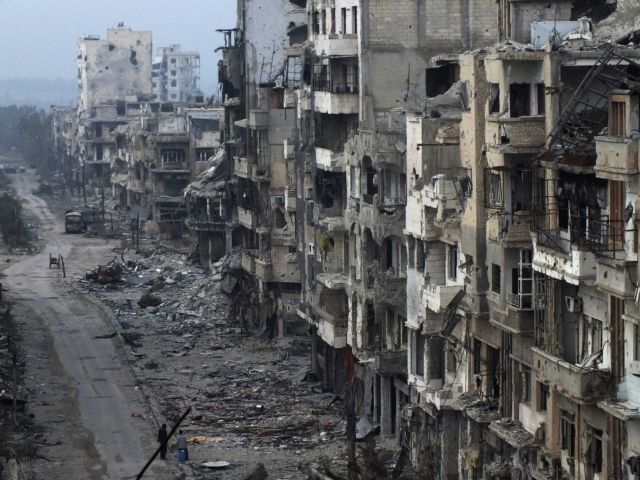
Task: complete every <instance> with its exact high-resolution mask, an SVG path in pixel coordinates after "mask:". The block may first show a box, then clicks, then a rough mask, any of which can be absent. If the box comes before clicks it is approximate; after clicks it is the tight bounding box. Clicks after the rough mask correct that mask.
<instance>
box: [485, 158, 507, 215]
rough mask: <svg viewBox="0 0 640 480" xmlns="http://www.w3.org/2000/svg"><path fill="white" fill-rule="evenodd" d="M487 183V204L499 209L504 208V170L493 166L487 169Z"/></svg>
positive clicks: (488, 206)
mask: <svg viewBox="0 0 640 480" xmlns="http://www.w3.org/2000/svg"><path fill="white" fill-rule="evenodd" d="M485 183H486V190H485V200H486V201H485V206H486V207H487V208H494V209H497V210H501V209H502V208H504V192H503V189H502V172H501V171H499V170H496V169H493V168H487V169H486V170H485Z"/></svg>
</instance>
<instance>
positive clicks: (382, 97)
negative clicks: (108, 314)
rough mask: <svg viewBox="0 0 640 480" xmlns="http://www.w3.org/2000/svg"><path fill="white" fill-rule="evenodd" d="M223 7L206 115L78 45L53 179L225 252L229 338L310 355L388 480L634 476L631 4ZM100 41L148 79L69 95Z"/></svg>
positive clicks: (360, 2)
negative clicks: (230, 18) (235, 258)
mask: <svg viewBox="0 0 640 480" xmlns="http://www.w3.org/2000/svg"><path fill="white" fill-rule="evenodd" d="M237 10H238V22H237V25H236V26H235V27H234V28H230V29H225V30H219V33H220V34H221V37H222V42H223V44H222V45H221V46H220V47H219V48H218V51H219V52H221V56H222V59H221V60H220V62H219V64H218V77H219V82H220V86H221V93H222V107H221V108H219V109H215V108H210V107H207V106H205V105H204V104H202V103H196V104H190V105H185V104H182V103H181V102H184V101H185V100H184V99H183V100H180V99H178V98H176V99H173V100H175V101H172V99H171V98H170V95H169V98H168V99H167V98H165V97H163V95H166V93H161V92H160V91H159V90H158V88H160V87H159V86H158V85H159V84H158V85H156V86H155V87H153V93H155V95H157V96H158V97H157V98H155V99H154V98H152V97H151V93H152V84H151V68H152V67H151V50H150V39H149V41H148V43H147V40H146V39H145V37H144V36H141V37H140V38H139V39H137V40H136V38H137V37H135V35H133V33H134V32H130V31H129V30H124V31H123V32H122V33H121V34H120V33H119V34H118V35H120V37H118V38H121V39H126V41H125V40H122V41H124V43H122V44H120V43H118V39H117V38H115V37H114V38H113V39H112V38H111V36H110V37H109V39H108V40H107V41H98V40H95V39H86V42H85V43H86V44H87V46H85V47H83V48H84V50H83V49H81V52H85V51H86V58H85V57H83V58H79V61H80V64H81V65H82V70H81V72H82V73H81V84H82V85H86V86H85V87H82V86H81V100H80V104H81V108H80V109H79V110H78V114H79V116H78V119H79V120H78V122H77V123H75V124H74V121H73V120H72V119H70V118H69V117H68V114H67V113H65V112H64V111H62V110H60V111H59V112H58V113H57V115H56V124H55V129H56V132H58V133H57V136H58V137H60V139H61V140H60V142H61V143H60V144H59V145H58V146H57V148H58V149H59V150H60V152H61V153H60V155H65V154H66V155H68V156H73V155H74V153H73V152H74V150H75V149H77V150H78V151H79V152H80V153H79V155H80V157H81V158H82V163H80V165H85V166H91V168H92V170H91V172H89V171H88V170H87V168H85V169H77V168H76V169H74V168H71V167H69V168H68V170H69V176H71V177H73V178H77V177H78V176H82V173H83V171H84V175H85V176H86V177H87V178H92V179H95V180H94V181H93V183H90V184H91V185H92V186H94V187H95V188H94V193H101V192H103V191H104V190H105V187H106V186H108V188H106V190H107V191H112V193H113V198H114V201H116V202H117V204H118V205H120V206H122V208H126V209H128V210H130V211H131V214H132V216H137V218H140V219H144V221H145V222H146V223H147V228H148V231H150V232H153V233H155V234H169V235H174V234H175V235H177V234H180V233H182V232H183V228H184V231H185V232H187V231H188V232H189V234H190V235H191V237H192V239H193V242H194V244H196V245H197V251H198V254H199V257H200V260H201V263H202V265H203V266H205V267H207V266H210V265H211V264H213V263H215V262H217V261H218V260H220V259H221V258H222V257H223V256H224V255H225V254H228V253H230V252H232V251H237V252H239V257H240V262H239V268H238V269H236V270H234V273H233V274H234V275H235V276H237V278H238V283H239V286H240V288H239V290H240V291H241V292H243V295H242V298H241V299H240V300H239V301H238V310H237V311H238V318H239V322H240V323H241V325H242V326H243V327H249V328H250V329H253V330H255V331H257V332H259V333H260V334H262V335H264V336H266V337H272V336H277V335H298V336H303V335H308V337H309V338H308V340H309V344H310V352H311V358H310V364H311V371H312V373H313V375H314V376H315V377H316V379H317V380H318V381H319V382H320V384H321V386H322V388H323V389H324V390H326V391H330V392H332V393H335V394H336V395H338V396H341V397H343V398H345V399H349V401H351V400H353V405H352V406H353V410H354V412H355V414H356V416H357V419H358V422H359V424H360V426H361V427H362V428H359V429H358V432H359V433H358V435H359V436H358V439H361V438H362V437H364V436H366V435H370V434H378V438H380V439H382V440H386V444H389V443H393V444H395V445H397V447H398V449H399V451H400V454H399V455H398V457H397V458H398V465H397V471H398V472H399V471H401V470H403V471H405V472H406V471H409V470H411V471H413V473H414V474H415V475H416V477H415V478H442V479H444V478H446V479H455V478H462V479H480V478H487V479H488V478H492V479H493V478H498V479H502V478H504V479H507V478H520V479H538V480H543V479H550V480H551V479H554V480H555V479H558V480H559V479H576V480H577V479H604V478H616V479H617V478H620V479H631V478H635V476H638V475H640V383H639V381H638V379H639V378H640V332H639V331H638V328H639V327H638V325H640V307H639V302H640V289H639V287H638V278H639V275H640V271H639V270H638V269H639V267H638V248H639V246H638V234H637V224H638V213H637V209H638V207H640V199H639V197H638V195H639V194H640V184H639V183H638V181H639V178H640V177H639V175H640V173H639V168H640V167H639V161H640V160H639V159H640V157H639V155H640V154H639V148H638V141H639V140H638V139H639V138H640V133H639V132H640V49H638V48H637V46H636V45H637V44H638V41H639V40H640V33H638V32H640V22H638V21H637V19H638V18H640V4H638V2H637V1H636V0H619V1H617V2H616V1H611V0H586V1H581V2H577V1H571V0H555V1H546V0H545V1H541V0H500V1H495V0H477V1H476V0H472V1H460V2H451V1H445V0H397V1H394V2H386V1H384V2H383V1H375V0H268V1H262V0H261V1H256V0H238V1H237ZM118 31H119V30H118ZM109 32H110V35H111V30H110V31H109ZM114 35H115V34H114ZM138 41H139V42H140V43H137V42H138ZM94 42H99V43H96V47H95V48H96V49H97V50H98V52H101V53H99V57H98V58H101V59H103V57H104V58H106V57H105V56H108V55H109V54H110V52H114V51H116V50H117V51H120V50H123V51H124V49H126V50H127V52H130V51H133V50H136V52H137V54H136V56H135V59H138V61H139V62H140V64H139V66H138V68H139V69H140V71H142V70H144V71H146V70H148V72H147V73H148V76H149V81H148V82H147V81H146V79H145V81H142V80H140V81H138V80H134V81H132V83H131V86H130V87H127V88H124V87H122V88H121V91H118V92H112V91H109V92H101V91H99V90H98V91H96V92H88V91H87V92H85V90H86V89H88V90H91V88H90V85H91V82H92V80H91V75H97V74H100V75H110V74H107V73H106V67H107V64H104V66H103V67H102V66H101V67H96V64H95V61H96V60H95V58H94V57H95V55H97V53H96V52H95V51H94V50H91V49H92V48H94V47H89V45H93V44H94ZM131 42H133V43H131ZM134 44H135V45H134ZM111 46H113V47H114V48H113V49H112V50H110V47H111ZM92 52H93V53H92ZM121 53H122V52H120V53H118V55H119V56H117V58H118V59H119V60H117V62H115V60H114V62H115V63H113V64H109V65H108V66H109V68H110V69H111V70H113V69H118V68H125V67H126V68H128V69H131V65H134V66H135V64H133V63H132V62H131V53H129V54H128V55H129V56H126V55H124V56H122V55H121ZM173 53H180V52H173ZM183 53H184V52H183ZM171 54H172V52H170V51H167V50H164V51H163V60H162V61H160V63H158V62H156V64H154V71H157V72H159V71H160V69H161V68H164V67H163V64H164V62H165V61H168V63H167V65H168V67H167V68H169V69H170V68H171V58H172V57H171ZM113 55H115V53H114V54H113ZM143 56H144V61H143V60H142V57H143ZM125 57H126V58H125ZM147 57H148V58H147ZM165 57H166V58H165ZM176 58H178V60H176V61H177V62H178V61H180V60H179V58H182V57H180V56H178V57H176ZM125 60H126V61H125ZM147 60H148V63H149V65H148V66H147ZM100 61H101V62H103V61H104V60H100ZM127 61H128V62H129V63H128V64H127ZM96 68H103V71H99V72H96V71H94V70H95V69H96ZM134 70H135V69H134ZM136 72H138V70H136ZM147 73H145V75H147ZM131 75H134V76H135V75H137V73H135V74H134V73H131ZM162 75H166V73H164V74H162ZM160 76H161V74H160V73H158V74H157V75H156V76H155V77H154V79H157V78H160ZM170 77H171V73H170V70H169V78H170ZM136 78H137V77H136ZM145 78H146V77H145ZM154 81H155V80H154ZM176 85H177V84H176ZM163 88H165V87H163ZM198 102H199V100H198ZM74 128H77V129H79V130H80V132H79V134H78V136H79V138H80V139H81V140H80V141H79V142H78V143H77V145H76V144H75V143H74V141H73V139H69V138H68V137H69V136H70V134H69V132H70V131H71V132H73V131H74ZM73 136H74V135H73V134H71V137H73ZM64 152H66V153H64ZM66 161H67V162H68V160H66ZM83 179H84V177H83ZM349 391H350V392H353V395H350V394H349V393H348V392H349ZM364 426H366V428H364Z"/></svg>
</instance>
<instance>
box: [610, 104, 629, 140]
mask: <svg viewBox="0 0 640 480" xmlns="http://www.w3.org/2000/svg"><path fill="white" fill-rule="evenodd" d="M609 117H610V118H609V124H610V130H609V135H611V136H614V137H626V136H628V135H629V133H628V132H627V104H626V103H625V102H614V101H612V102H611V111H610V113H609Z"/></svg>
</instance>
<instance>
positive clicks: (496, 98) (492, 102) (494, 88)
mask: <svg viewBox="0 0 640 480" xmlns="http://www.w3.org/2000/svg"><path fill="white" fill-rule="evenodd" d="M490 87H491V92H490V96H489V113H500V84H499V83H492V84H491V85H490Z"/></svg>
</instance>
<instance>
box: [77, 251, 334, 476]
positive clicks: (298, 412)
mask: <svg viewBox="0 0 640 480" xmlns="http://www.w3.org/2000/svg"><path fill="white" fill-rule="evenodd" d="M109 265H111V266H112V267H113V268H115V265H118V266H119V269H120V272H121V276H120V280H119V281H117V282H114V283H111V284H101V283H97V282H93V281H91V280H87V278H77V279H76V281H77V283H78V284H79V285H80V286H81V288H83V289H84V290H85V291H87V292H91V293H93V294H95V295H97V296H98V297H99V298H100V299H101V300H102V301H103V303H104V304H105V305H107V306H108V307H109V308H110V310H111V311H112V312H113V313H114V314H115V316H116V318H117V321H118V325H117V327H118V332H117V334H116V332H106V333H105V335H102V336H100V337H99V338H113V337H115V336H116V335H119V336H120V338H121V339H122V341H123V342H124V343H125V344H126V345H127V346H128V349H129V353H130V358H131V359H132V362H134V367H133V368H134V371H135V372H136V374H137V377H138V379H139V380H140V381H141V382H142V383H144V387H145V390H146V391H147V392H148V393H149V394H150V395H151V396H152V401H153V402H154V403H155V404H156V405H157V407H158V409H159V411H160V412H161V414H162V416H163V417H164V419H162V421H167V423H171V422H172V421H173V420H174V419H176V418H177V417H178V416H179V415H180V414H181V413H182V412H183V411H184V410H185V409H186V407H187V406H191V407H192V413H191V414H190V415H189V417H188V418H187V420H186V422H185V424H183V428H184V430H185V432H186V433H187V434H188V436H189V437H188V438H189V443H190V444H191V448H190V458H191V459H192V462H191V464H192V465H193V468H194V474H195V475H196V476H197V477H198V478H205V477H206V478H211V477H210V475H211V473H212V467H211V466H210V465H214V464H215V465H218V464H219V463H215V462H228V463H229V466H226V467H224V471H225V472H227V473H234V474H235V473H237V472H240V471H242V469H246V468H247V467H249V466H250V465H255V463H256V462H262V463H263V464H264V465H265V467H266V470H267V471H268V472H269V475H271V476H274V478H283V479H284V478H300V471H299V464H300V461H301V459H300V455H305V461H309V460H313V459H318V458H320V457H327V458H332V459H335V460H334V462H335V463H334V466H335V468H336V469H337V470H340V469H342V468H343V467H344V466H345V465H344V464H343V463H342V458H341V457H342V451H343V444H344V431H345V425H344V422H343V421H342V420H341V411H342V400H341V399H340V398H339V397H336V396H335V395H333V394H331V393H325V392H323V391H322V389H321V388H320V384H319V383H316V382H315V379H314V378H313V376H312V375H311V374H310V373H309V369H310V365H309V360H308V359H309V352H308V349H309V345H308V343H307V339H306V338H281V339H277V340H274V341H272V342H270V343H269V342H267V341H265V340H262V339H259V338H255V337H253V336H251V337H249V336H246V335H245V332H244V329H242V328H241V325H240V322H239V321H238V316H237V315H234V314H232V307H231V304H232V300H233V299H232V298H231V297H230V296H229V295H228V294H227V293H225V292H226V291H234V288H235V283H234V282H235V280H234V271H235V270H237V268H238V266H239V258H238V255H230V256H228V257H225V258H224V259H222V260H221V261H220V262H218V263H216V264H214V265H213V266H212V269H211V270H212V271H211V272H210V273H207V272H205V271H203V270H201V269H200V268H199V267H194V266H192V265H190V264H189V261H188V258H187V256H185V255H180V254H177V253H175V252H172V251H170V250H168V249H165V248H156V249H153V250H150V251H148V252H146V253H141V254H138V253H136V252H135V251H133V250H126V251H123V252H121V254H120V257H119V260H118V259H116V260H114V261H113V262H111V263H110V264H109ZM103 270H104V268H103ZM242 295H243V293H242V292H237V296H238V297H242ZM239 301H242V300H241V298H240V300H239ZM236 303H237V301H236ZM159 420H160V419H159ZM306 456H311V458H306ZM205 463H208V465H209V466H207V465H203V464H205ZM220 465H221V464H220ZM200 475H201V476H202V477H200ZM207 475H209V476H207ZM225 478H226V477H225Z"/></svg>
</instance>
